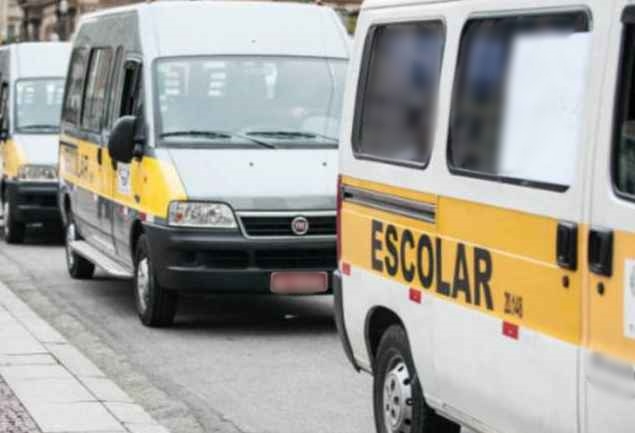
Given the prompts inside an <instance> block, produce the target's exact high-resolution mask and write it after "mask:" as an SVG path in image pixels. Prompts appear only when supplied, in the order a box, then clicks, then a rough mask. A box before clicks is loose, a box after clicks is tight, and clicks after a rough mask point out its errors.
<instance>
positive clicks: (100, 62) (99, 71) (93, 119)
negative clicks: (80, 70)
mask: <svg viewBox="0 0 635 433" xmlns="http://www.w3.org/2000/svg"><path fill="white" fill-rule="evenodd" d="M112 58H113V53H112V49H110V48H97V49H94V50H93V52H92V54H91V56H90V66H89V68H88V76H87V79H86V91H85V93H84V107H83V111H82V128H84V129H87V130H90V131H100V130H101V126H102V120H103V118H104V113H105V112H106V96H107V89H108V85H109V80H110V73H111V70H112V68H111V66H112Z"/></svg>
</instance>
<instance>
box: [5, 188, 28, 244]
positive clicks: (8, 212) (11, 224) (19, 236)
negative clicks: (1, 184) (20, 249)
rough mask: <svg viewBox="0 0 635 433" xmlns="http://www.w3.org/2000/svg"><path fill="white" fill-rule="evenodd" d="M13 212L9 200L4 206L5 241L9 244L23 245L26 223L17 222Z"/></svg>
mask: <svg viewBox="0 0 635 433" xmlns="http://www.w3.org/2000/svg"><path fill="white" fill-rule="evenodd" d="M12 212H13V209H12V206H11V200H9V199H7V200H6V201H5V202H4V204H3V206H2V213H3V216H4V227H3V230H2V231H3V235H4V240H5V241H6V242H7V243H8V244H21V243H22V242H24V232H25V225H24V223H21V222H18V221H15V220H14V218H13V214H12Z"/></svg>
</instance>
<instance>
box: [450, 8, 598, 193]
mask: <svg viewBox="0 0 635 433" xmlns="http://www.w3.org/2000/svg"><path fill="white" fill-rule="evenodd" d="M507 12H509V11H503V12H501V13H499V14H487V15H472V16H468V18H467V19H466V20H465V22H464V23H463V27H462V29H461V34H460V37H459V41H458V50H457V55H456V64H455V67H454V77H453V82H452V92H451V100H450V108H449V113H448V116H449V118H448V131H447V138H446V152H445V153H446V155H445V160H446V166H447V168H448V171H449V172H450V174H452V175H453V176H462V177H469V178H473V179H480V180H486V181H490V182H495V183H503V184H509V185H515V186H520V187H525V188H532V189H540V190H545V191H549V192H557V193H561V194H562V193H565V192H567V191H569V189H571V187H572V186H573V184H571V185H561V184H557V183H552V182H545V181H539V180H530V179H522V178H516V177H510V176H502V175H497V174H493V173H487V172H484V171H476V170H469V169H465V168H460V167H456V166H455V165H454V163H453V160H452V140H451V135H452V117H453V115H454V114H455V113H454V106H455V100H456V98H457V93H458V91H459V86H458V85H459V84H460V83H459V78H461V77H462V75H461V74H462V72H459V71H462V70H461V69H460V67H461V66H462V63H463V61H464V58H463V55H464V54H465V53H464V45H463V42H464V38H465V36H466V33H467V31H468V30H469V26H470V25H471V24H472V23H474V22H479V21H480V22H486V21H487V20H494V19H505V18H523V17H541V16H542V17H544V16H557V15H563V16H565V15H574V14H584V16H585V17H586V23H585V24H586V30H585V32H592V31H593V15H592V13H591V11H590V10H589V9H588V8H586V7H576V8H571V9H565V10H561V9H557V10H550V11H544V10H529V11H522V12H519V13H515V14H514V13H513V12H510V13H507ZM499 132H500V131H499ZM577 158H580V155H578V156H577Z"/></svg>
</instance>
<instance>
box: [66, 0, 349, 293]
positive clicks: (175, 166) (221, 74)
mask: <svg viewBox="0 0 635 433" xmlns="http://www.w3.org/2000/svg"><path fill="white" fill-rule="evenodd" d="M349 45H350V39H349V37H348V35H347V34H346V31H345V29H344V27H343V25H342V23H341V20H340V18H339V17H338V15H337V14H336V13H335V12H334V11H333V10H332V9H330V8H327V7H320V6H314V5H302V4H292V3H284V4H278V3H265V2H262V3H259V2H215V1H214V2H212V1H200V2H182V1H176V2H157V3H152V4H141V5H134V6H129V7H123V8H116V9H110V10H107V11H103V12H99V13H95V14H90V15H87V16H85V17H83V18H82V19H81V22H80V26H79V29H78V31H77V34H76V36H75V39H74V51H75V52H79V53H80V54H78V56H81V52H82V51H81V50H84V49H85V50H90V52H91V53H95V52H97V50H99V48H100V46H102V47H106V48H105V49H106V50H107V51H105V52H104V53H103V55H104V56H105V58H106V59H108V61H110V60H112V59H114V60H113V61H114V62H115V63H116V62H119V63H116V66H115V68H114V69H115V71H116V70H118V69H121V68H122V63H121V62H123V63H126V64H128V66H130V65H132V66H130V67H133V68H135V70H138V71H140V73H138V74H139V76H141V77H142V82H141V84H137V85H136V86H137V87H138V88H139V89H140V92H142V96H140V97H134V98H133V99H134V100H139V101H141V100H142V101H143V102H141V103H139V105H140V108H139V109H140V110H142V111H143V113H138V112H137V113H136V115H137V117H141V114H143V121H144V130H145V137H144V144H143V149H144V150H143V155H142V156H141V155H139V156H138V157H135V158H134V159H133V160H131V161H130V162H129V163H127V162H128V161H126V162H122V161H119V163H118V164H117V165H118V167H119V170H118V171H116V172H115V171H112V170H111V168H110V165H111V164H110V162H104V161H107V160H109V159H111V157H112V152H109V151H108V149H107V145H108V139H107V137H108V136H109V135H110V133H111V132H112V128H113V127H114V123H115V121H116V120H117V118H118V117H120V115H121V114H124V113H125V110H123V109H120V107H118V106H117V107H114V106H115V105H116V104H118V103H119V102H118V101H120V100H121V98H122V97H121V96H120V95H118V93H120V92H125V91H126V90H125V89H126V87H125V83H122V80H123V81H125V79H126V77H125V74H126V71H127V70H128V69H126V68H127V67H126V66H125V65H123V70H124V72H123V73H118V74H119V75H113V76H112V77H111V78H110V80H113V81H111V82H113V83H114V84H113V85H112V86H111V87H112V88H113V89H114V90H113V92H114V94H113V95H114V96H113V98H114V100H112V101H111V102H109V104H110V105H109V106H108V107H107V108H106V110H105V111H106V114H105V116H104V117H103V119H102V120H101V121H102V122H104V119H105V123H102V124H101V125H100V126H99V127H98V128H97V129H98V131H97V130H96V131H94V132H95V133H89V134H86V133H85V132H86V131H85V129H86V128H82V126H81V123H82V120H78V119H77V118H76V117H74V111H73V110H72V109H71V111H70V115H69V116H68V121H65V122H63V134H62V154H61V158H62V160H64V159H65V158H67V159H68V160H69V166H72V165H73V164H74V161H77V158H80V159H81V158H82V155H86V158H88V160H89V163H88V171H87V172H81V173H73V172H72V170H70V171H66V170H64V169H63V170H62V177H64V178H65V182H64V187H63V188H62V191H61V192H60V203H61V207H62V210H63V212H64V213H69V211H70V212H71V213H72V214H73V216H72V218H73V219H74V220H75V222H76V224H77V230H78V232H79V233H80V234H81V238H82V239H83V241H84V243H82V244H75V246H76V247H77V248H74V249H73V251H75V252H76V253H77V252H78V251H79V253H78V254H80V255H81V256H82V257H87V258H88V259H90V260H91V261H92V262H94V263H102V264H103V263H107V264H108V266H106V268H107V269H110V271H111V272H112V273H113V274H117V275H128V276H130V275H132V274H133V273H134V271H135V269H136V268H137V267H136V264H135V254H136V248H137V240H138V237H139V236H140V234H141V233H143V234H144V235H145V236H146V238H147V239H149V243H150V244H151V248H150V250H151V251H150V253H151V255H152V256H153V257H154V258H153V266H155V268H156V269H158V271H157V272H158V276H157V277H158V280H159V283H160V284H161V285H162V286H164V287H166V288H169V290H170V291H177V290H188V291H192V290H194V291H200V290H202V291H218V290H220V291H235V290H242V291H245V290H246V291H266V292H269V291H270V287H269V285H270V280H271V279H272V275H273V274H274V273H275V274H278V273H284V272H312V271H319V272H321V273H324V275H325V276H326V275H327V274H329V273H330V272H331V271H332V270H333V269H335V267H336V258H335V193H336V183H337V182H336V172H337V135H338V131H339V110H340V108H341V102H340V99H341V96H342V94H343V87H344V85H343V83H344V77H345V70H346V64H347V60H348V56H349V49H350V46H349ZM93 55H94V54H93ZM117 56H121V60H119V58H118V57H117ZM78 59H79V57H78ZM81 64H82V63H81V59H80V60H78V62H77V65H79V66H78V71H79V72H78V77H79V78H80V79H83V78H82V77H85V76H86V73H85V71H83V69H82V68H81ZM135 65H136V66H135ZM71 69H73V64H72V65H71ZM302 71H305V72H304V73H303V72H302ZM290 77H292V78H290ZM340 77H341V79H340ZM89 78H90V77H89ZM89 78H87V79H89ZM78 82H80V81H78ZM320 86H322V87H320ZM77 88H81V86H77ZM192 89H195V90H192ZM315 89H323V91H322V92H321V94H318V95H316V96H317V98H320V100H322V102H320V103H321V104H322V108H316V107H311V99H312V96H311V97H308V98H305V99H303V102H302V103H303V104H305V105H303V106H302V107H299V108H298V107H296V108H298V109H296V108H294V109H292V110H290V111H288V114H284V115H282V114H280V112H279V111H278V109H279V108H280V104H281V103H282V102H280V101H289V100H294V98H295V99H297V98H299V96H302V95H304V96H306V95H312V94H311V92H312V91H315ZM318 93H319V92H318ZM300 94H302V95H300ZM304 96H303V97H304ZM66 97H67V101H69V106H70V107H71V108H72V107H73V103H72V101H73V91H72V89H71V91H70V92H67V96H66ZM285 98H286V99H285ZM84 99H86V98H84ZM293 103H295V100H294V102H293ZM127 114H133V113H131V112H128V113H127ZM276 116H277V117H276ZM285 116H286V117H285ZM241 119H250V120H249V121H245V122H244V123H245V124H244V125H242V124H239V123H241V122H240V120H241ZM267 119H270V120H267ZM271 119H274V120H271ZM285 119H286V120H285ZM289 119H291V120H289ZM90 121H91V120H90V119H89V121H88V123H90ZM97 122H100V120H99V119H97ZM267 122H269V123H267ZM276 122H277V123H276ZM285 122H286V123H285ZM273 124H275V125H278V126H276V127H275V128H273V127H272V126H271V125H273ZM284 125H294V126H293V127H291V126H288V127H285V126H284ZM102 131H103V132H104V134H100V132H102ZM98 154H99V156H98ZM98 158H102V159H99V161H100V162H98ZM92 161H95V162H92ZM92 170H95V171H94V172H92ZM102 176H105V178H106V179H109V180H108V181H107V182H106V183H105V184H104V183H103V182H97V180H98V179H100V178H102ZM124 177H125V179H126V180H129V182H126V183H125V185H122V182H121V181H122V179H123V178H124ZM146 179H147V183H146ZM75 186H78V187H77V188H75ZM95 192H96V193H97V194H98V195H99V196H100V197H101V198H100V200H104V201H105V202H107V203H108V205H107V206H112V207H113V210H112V212H111V211H110V210H108V215H107V216H105V217H104V215H103V212H102V210H103V209H102V208H101V207H100V206H98V205H96V204H95V201H94V200H93V197H92V194H93V193H95ZM64 203H70V207H69V206H66V208H65V205H64ZM183 203H185V204H183ZM188 203H190V204H188ZM191 203H194V204H191ZM196 203H220V204H222V206H223V207H222V211H223V212H225V213H227V214H228V215H226V217H227V219H228V220H231V221H229V222H228V223H227V224H228V226H229V227H224V228H220V229H219V228H218V227H212V226H206V227H202V226H200V225H197V224H194V225H193V224H191V223H190V222H188V223H185V224H181V225H179V226H178V227H177V226H176V223H175V222H174V221H170V218H172V217H171V216H170V215H171V214H170V209H172V210H174V209H176V210H174V212H173V213H179V215H180V212H181V209H186V207H187V209H189V208H193V207H196V206H199V205H198V204H196ZM181 204H183V205H181ZM171 206H172V207H171ZM200 206H202V205H200ZM214 206H216V205H214ZM218 206H220V205H218ZM65 209H66V210H65ZM215 209H216V211H218V210H219V209H220V207H216V208H215ZM184 212H185V213H187V212H189V211H184ZM293 221H296V223H295V224H296V226H297V227H296V228H300V229H303V228H307V230H308V231H306V230H305V231H303V230H300V231H298V232H297V233H296V232H294V231H292V222H293ZM305 222H306V223H307V224H308V226H305ZM314 222H315V224H313V223H314ZM251 223H254V224H255V225H252V224H251ZM263 224H265V226H266V227H265V226H263ZM252 226H253V227H254V228H253V229H252ZM309 227H313V228H314V231H312V230H313V229H311V228H309ZM320 227H322V228H320ZM141 228H142V230H141ZM315 230H320V231H315ZM182 236H185V238H183V237H182ZM271 249H273V250H271ZM164 250H165V251H169V252H170V253H169V254H163V253H162V251H164ZM227 250H229V253H234V254H235V255H234V256H229V255H227V254H228V253H227ZM285 250H287V251H288V250H291V251H293V253H290V252H286V253H284V252H285ZM210 251H213V252H214V253H212V252H210ZM219 251H221V252H219ZM266 251H270V252H271V254H273V256H271V254H268V253H267V254H268V255H267V254H265V252H266ZM311 251H312V252H313V253H311V254H309V252H311ZM160 252H161V253H160ZM283 253H284V254H291V257H290V259H291V260H292V262H293V261H294V259H295V261H294V263H295V264H293V263H291V264H289V263H285V261H284V260H283V257H282V255H283ZM219 254H220V255H221V256H223V258H222V259H220V258H218V256H219ZM303 254H304V255H306V257H304V258H301V257H298V256H302V255H303ZM312 255H313V256H314V258H317V260H315V259H312V258H311V256H312ZM184 256H187V257H188V258H189V259H191V260H189V259H188V260H189V261H185V262H183V257H184ZM210 257H212V258H210ZM214 260H216V261H218V260H220V262H219V263H221V265H219V264H218V263H217V262H214ZM222 260H226V262H222ZM202 262H206V263H207V262H210V263H211V262H213V263H211V264H209V265H207V264H202ZM222 263H227V268H225V267H223V266H224V265H223V264H222Z"/></svg>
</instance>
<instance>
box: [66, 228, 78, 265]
mask: <svg viewBox="0 0 635 433" xmlns="http://www.w3.org/2000/svg"><path fill="white" fill-rule="evenodd" d="M75 240H77V235H76V231H75V224H73V223H69V224H68V227H66V263H67V264H68V267H69V269H70V268H72V267H73V266H75V254H74V253H73V250H72V249H71V243H72V242H73V241H75Z"/></svg>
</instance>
